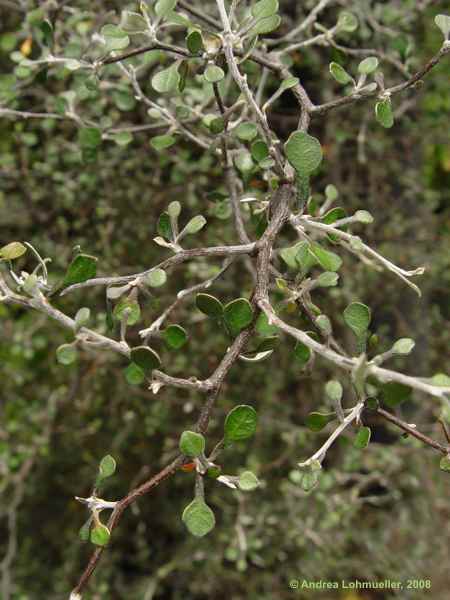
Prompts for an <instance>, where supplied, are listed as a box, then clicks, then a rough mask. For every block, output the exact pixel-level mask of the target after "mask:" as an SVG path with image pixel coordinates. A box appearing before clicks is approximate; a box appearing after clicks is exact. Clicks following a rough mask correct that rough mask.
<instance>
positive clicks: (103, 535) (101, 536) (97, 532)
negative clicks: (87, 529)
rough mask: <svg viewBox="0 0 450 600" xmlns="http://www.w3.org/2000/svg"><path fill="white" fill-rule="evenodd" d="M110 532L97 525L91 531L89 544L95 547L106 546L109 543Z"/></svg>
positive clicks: (104, 527)
mask: <svg viewBox="0 0 450 600" xmlns="http://www.w3.org/2000/svg"><path fill="white" fill-rule="evenodd" d="M109 537H110V532H109V529H108V528H107V527H106V526H105V525H102V523H98V524H97V525H95V526H94V527H92V529H91V542H92V543H93V544H95V545H96V546H106V544H107V543H108V542H109Z"/></svg>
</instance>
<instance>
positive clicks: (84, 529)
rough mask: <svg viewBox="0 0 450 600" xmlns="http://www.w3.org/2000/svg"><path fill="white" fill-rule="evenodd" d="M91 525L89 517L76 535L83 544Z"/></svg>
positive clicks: (88, 534) (86, 539) (87, 537)
mask: <svg viewBox="0 0 450 600" xmlns="http://www.w3.org/2000/svg"><path fill="white" fill-rule="evenodd" d="M91 523H92V517H90V518H89V519H88V520H87V521H86V523H84V525H83V526H82V527H81V528H80V531H79V532H78V535H79V536H80V539H81V540H82V541H83V542H87V541H88V539H89V536H90V533H91Z"/></svg>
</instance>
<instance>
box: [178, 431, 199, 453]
mask: <svg viewBox="0 0 450 600" xmlns="http://www.w3.org/2000/svg"><path fill="white" fill-rule="evenodd" d="M179 446H180V451H181V452H182V453H183V454H185V455H186V456H189V457H191V458H196V457H197V456H200V454H203V452H204V451H205V438H204V437H203V436H202V434H201V433H196V432H195V431H183V433H182V434H181V437H180V444H179Z"/></svg>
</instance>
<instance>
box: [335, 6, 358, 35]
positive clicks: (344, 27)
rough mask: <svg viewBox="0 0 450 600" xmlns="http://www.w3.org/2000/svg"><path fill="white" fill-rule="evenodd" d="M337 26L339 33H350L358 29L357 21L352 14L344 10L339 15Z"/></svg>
mask: <svg viewBox="0 0 450 600" xmlns="http://www.w3.org/2000/svg"><path fill="white" fill-rule="evenodd" d="M337 24H338V27H339V29H340V30H341V31H347V32H349V33H351V32H352V31H355V29H357V28H358V19H357V18H356V17H355V15H354V14H353V13H351V12H348V11H345V10H344V11H342V12H340V13H339V18H338V23H337Z"/></svg>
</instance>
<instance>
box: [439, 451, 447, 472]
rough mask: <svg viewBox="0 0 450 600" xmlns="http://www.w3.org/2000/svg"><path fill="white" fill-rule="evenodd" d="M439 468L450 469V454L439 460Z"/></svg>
mask: <svg viewBox="0 0 450 600" xmlns="http://www.w3.org/2000/svg"><path fill="white" fill-rule="evenodd" d="M439 468H440V469H441V471H447V472H449V471H450V456H448V455H447V456H443V457H442V458H441V460H440V461H439Z"/></svg>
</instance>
